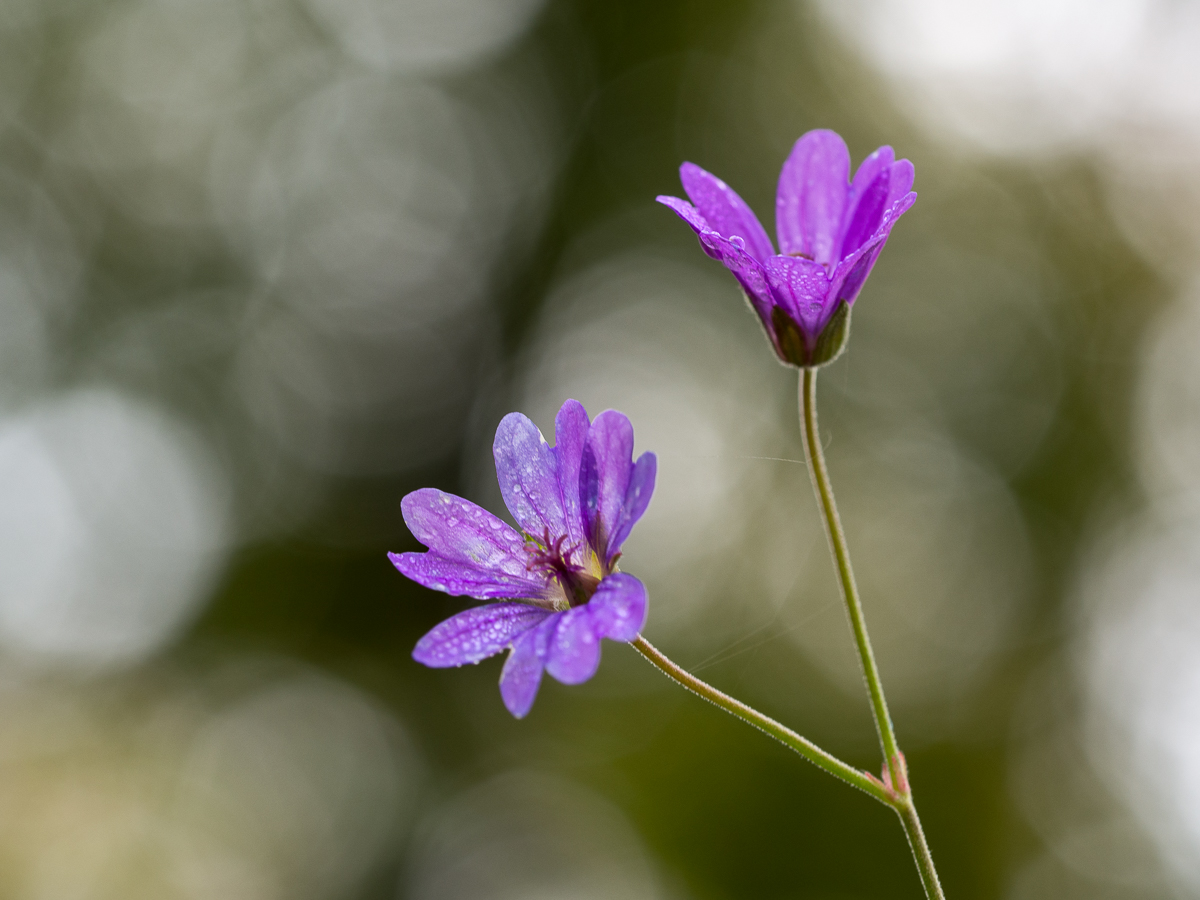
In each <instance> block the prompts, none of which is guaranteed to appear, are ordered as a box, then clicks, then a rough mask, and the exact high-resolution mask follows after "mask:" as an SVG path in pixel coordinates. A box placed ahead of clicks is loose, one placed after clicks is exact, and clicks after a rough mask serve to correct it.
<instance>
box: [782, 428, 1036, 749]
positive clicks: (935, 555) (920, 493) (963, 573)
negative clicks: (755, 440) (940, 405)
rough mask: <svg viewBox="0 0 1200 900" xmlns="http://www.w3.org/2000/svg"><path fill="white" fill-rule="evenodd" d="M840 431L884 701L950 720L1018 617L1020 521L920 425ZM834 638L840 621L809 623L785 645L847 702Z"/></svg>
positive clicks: (840, 464) (856, 677)
mask: <svg viewBox="0 0 1200 900" xmlns="http://www.w3.org/2000/svg"><path fill="white" fill-rule="evenodd" d="M844 428H845V427H844V426H843V430H839V431H838V432H837V433H836V436H835V438H836V439H835V442H834V443H833V444H832V446H831V451H830V454H831V456H832V457H833V459H832V460H831V461H830V466H831V470H832V474H833V477H834V479H835V486H836V490H837V496H838V504H839V506H840V507H841V514H842V522H843V525H844V526H845V529H846V533H847V538H848V540H849V542H850V547H851V550H852V552H853V554H854V561H855V573H856V575H857V580H858V586H859V590H860V592H861V594H862V598H863V604H864V607H865V609H866V612H867V619H868V621H869V622H870V624H871V635H872V640H873V642H874V644H875V649H876V654H877V655H878V657H879V662H880V666H881V667H882V671H883V673H884V675H885V679H886V683H887V688H888V697H889V699H891V700H892V702H893V703H894V704H895V705H897V706H901V705H904V706H909V707H918V706H922V705H928V709H929V715H937V716H943V717H945V716H954V715H955V714H956V705H955V703H954V701H955V700H957V699H960V698H963V697H966V696H969V694H970V692H971V690H972V689H973V688H974V687H975V686H976V685H977V684H978V681H979V679H980V678H982V677H984V676H986V675H988V674H989V673H990V672H991V671H992V667H993V665H994V663H995V660H996V656H997V654H998V653H1000V652H1002V651H1003V650H1005V649H1006V648H1007V647H1008V642H1009V639H1010V638H1011V636H1012V634H1013V633H1014V629H1015V626H1016V625H1017V624H1018V621H1019V616H1020V614H1021V613H1022V612H1023V610H1024V608H1025V605H1026V602H1027V599H1028V592H1029V588H1030V585H1031V572H1030V564H1031V559H1030V553H1029V546H1028V541H1027V537H1026V533H1025V527H1024V522H1023V520H1022V519H1021V516H1020V513H1019V511H1018V509H1017V507H1016V504H1015V503H1014V501H1013V498H1012V496H1011V494H1010V493H1009V491H1008V488H1007V486H1006V485H1005V484H1004V483H1003V482H1002V481H1001V480H1000V479H998V478H997V477H996V476H995V474H994V473H992V472H990V471H989V470H988V469H987V468H986V467H983V466H981V465H979V464H978V463H977V462H974V461H973V460H971V459H970V458H969V457H967V456H965V455H964V454H963V453H962V452H961V450H960V449H959V448H957V447H956V446H955V445H954V444H953V443H951V442H949V441H947V440H946V439H945V437H942V436H939V435H938V434H937V431H936V429H935V428H934V427H932V426H930V425H929V424H928V423H922V424H921V425H920V426H919V427H913V428H912V429H911V430H908V431H905V432H901V433H892V434H890V435H887V434H879V433H876V432H874V431H873V430H872V432H871V433H870V435H868V434H865V433H863V434H859V435H849V434H846V433H845V431H844ZM813 565H819V566H828V565H829V563H828V560H826V559H817V560H814V562H813ZM824 582H825V579H822V584H824ZM830 590H835V588H833V587H832V585H830ZM810 612H811V611H810V610H809V611H806V610H804V609H801V608H795V609H793V610H792V615H793V616H795V617H797V618H798V617H799V616H801V615H806V614H807V613H810ZM845 629H846V623H845V621H844V619H843V617H842V616H836V615H835V616H819V617H814V618H812V619H811V621H805V623H804V627H798V628H795V629H793V630H791V631H789V635H790V636H791V638H792V640H794V641H795V642H796V643H797V644H798V645H799V646H800V647H802V648H803V649H804V651H805V653H806V654H807V655H808V656H809V657H810V658H811V659H813V660H814V661H816V662H817V663H818V664H820V665H821V666H822V668H823V669H824V670H825V671H826V672H827V673H828V674H829V675H830V676H831V677H833V678H834V679H835V681H836V682H837V683H838V684H839V686H841V687H842V688H843V689H844V690H845V691H846V692H847V693H848V694H852V693H856V692H857V691H859V690H861V688H862V673H861V671H860V669H859V664H858V660H857V658H856V657H855V656H854V655H853V654H852V653H850V652H847V651H848V649H849V646H850V645H849V642H848V638H847V636H846V633H845ZM906 717H907V718H908V719H909V720H910V721H911V714H909V713H908V712H907V711H906ZM923 724H924V725H925V726H926V727H927V728H928V729H931V730H936V729H937V728H938V726H939V725H944V723H939V722H932V721H931V722H926V723H923Z"/></svg>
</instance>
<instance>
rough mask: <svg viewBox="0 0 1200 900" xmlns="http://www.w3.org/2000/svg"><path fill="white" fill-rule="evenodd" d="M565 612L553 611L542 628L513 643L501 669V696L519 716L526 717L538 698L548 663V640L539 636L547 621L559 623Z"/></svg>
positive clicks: (533, 630) (510, 710)
mask: <svg viewBox="0 0 1200 900" xmlns="http://www.w3.org/2000/svg"><path fill="white" fill-rule="evenodd" d="M560 615H562V613H551V615H550V616H549V618H547V619H546V620H545V621H544V622H543V623H542V624H541V625H540V626H539V627H537V628H531V629H529V630H528V631H526V632H525V633H524V634H522V635H521V636H520V637H518V638H517V639H516V641H514V642H513V647H512V651H511V652H510V653H509V654H508V659H506V660H505V661H504V669H503V670H502V671H501V672H500V698H501V699H502V700H503V701H504V705H505V706H506V707H507V708H508V711H509V712H510V713H512V714H513V715H514V716H516V717H517V718H518V719H523V718H525V716H526V714H527V713H528V712H529V710H530V709H531V708H532V707H533V701H534V700H535V699H536V698H537V692H538V687H539V686H540V685H541V683H542V669H543V667H544V665H545V651H544V647H545V641H544V640H539V635H540V634H541V632H542V630H543V629H544V628H545V627H546V624H547V623H556V622H557V621H558V617H559V616H560Z"/></svg>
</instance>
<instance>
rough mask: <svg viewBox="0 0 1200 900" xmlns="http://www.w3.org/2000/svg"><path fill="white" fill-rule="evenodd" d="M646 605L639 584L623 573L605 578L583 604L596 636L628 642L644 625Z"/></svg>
mask: <svg viewBox="0 0 1200 900" xmlns="http://www.w3.org/2000/svg"><path fill="white" fill-rule="evenodd" d="M647 605H648V604H647V598H646V587H645V585H643V584H642V583H641V582H640V581H638V580H637V579H636V578H634V577H633V576H632V575H627V574H626V573H624V572H617V573H615V574H613V575H609V576H608V577H607V578H605V579H604V580H603V581H601V582H600V586H599V587H598V588H596V593H595V594H594V595H593V596H592V599H591V601H589V603H588V605H587V609H588V610H590V612H591V615H592V623H593V629H594V631H595V634H596V637H606V638H609V639H610V640H614V641H632V640H633V639H634V638H636V637H637V636H638V633H639V632H640V631H641V630H642V628H643V627H644V626H645V624H646V611H647Z"/></svg>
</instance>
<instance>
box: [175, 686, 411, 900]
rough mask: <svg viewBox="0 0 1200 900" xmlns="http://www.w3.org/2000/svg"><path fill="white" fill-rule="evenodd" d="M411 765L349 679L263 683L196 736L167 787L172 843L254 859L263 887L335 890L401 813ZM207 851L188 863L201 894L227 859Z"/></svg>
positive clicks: (215, 892) (216, 886)
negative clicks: (177, 832) (207, 859)
mask: <svg viewBox="0 0 1200 900" xmlns="http://www.w3.org/2000/svg"><path fill="white" fill-rule="evenodd" d="M414 768H415V760H414V758H413V756H412V750H411V748H410V747H409V745H408V743H407V740H406V739H405V736H404V734H403V733H402V732H401V731H400V730H399V728H398V727H397V726H396V724H395V723H394V722H392V721H390V720H389V718H388V717H387V716H386V715H385V714H384V713H383V712H382V711H381V710H380V709H378V708H377V707H376V706H375V705H374V704H372V703H369V702H368V701H367V700H366V699H365V698H364V697H362V696H361V695H360V694H359V693H358V692H357V691H355V690H353V689H351V688H350V687H348V686H346V685H343V684H339V683H337V682H333V681H330V680H328V679H324V678H319V677H306V678H300V679H295V680H291V681H285V682H283V683H282V684H275V685H268V686H266V687H264V688H262V689H261V690H259V691H258V692H257V693H255V694H252V695H251V696H250V697H248V698H246V699H245V700H243V701H241V702H240V703H238V704H236V705H234V706H232V707H230V708H229V709H227V710H225V711H223V712H222V713H221V714H220V715H219V716H217V717H215V718H214V719H213V720H212V721H211V722H210V723H208V724H207V725H206V726H205V727H204V729H203V730H202V731H201V732H200V733H199V735H197V737H196V739H195V742H194V744H193V746H192V750H191V753H190V754H189V758H188V760H187V762H186V764H185V765H184V768H183V772H182V780H181V784H180V788H179V792H178V793H177V794H176V797H175V815H176V817H177V818H178V820H179V821H180V823H181V824H182V825H183V826H184V828H185V829H186V831H187V833H188V835H189V844H188V845H187V846H185V847H184V848H183V849H184V850H185V852H188V846H199V847H206V846H207V847H220V848H221V849H222V851H223V853H224V854H230V855H232V856H235V857H239V858H240V859H241V860H243V861H244V863H248V864H251V865H253V866H254V867H256V868H257V869H258V872H257V873H256V876H257V877H256V878H255V879H254V882H255V883H258V884H264V883H270V884H271V886H272V890H270V891H269V892H266V893H267V895H268V896H272V897H313V898H316V897H334V896H340V895H343V894H344V892H346V886H347V883H348V882H349V883H353V882H355V881H356V880H358V879H361V877H362V876H363V875H365V874H367V873H369V872H370V871H371V868H372V866H373V865H374V864H375V863H376V861H377V860H378V858H379V857H380V855H381V854H382V853H383V852H384V850H385V849H386V846H387V842H388V841H389V839H390V838H392V837H394V836H395V830H396V825H397V824H398V823H399V822H400V821H403V820H404V819H405V818H406V817H407V815H408V814H409V813H410V811H411V806H412V802H413V800H414V794H415V790H414V789H415V779H416V775H417V773H416V772H415V771H414ZM193 842H194V843H193ZM215 861H216V862H217V863H218V865H217V866H215V867H212V866H203V867H197V868H196V869H195V870H193V871H192V872H190V873H189V874H190V876H191V877H192V878H197V877H200V878H202V879H203V880H202V881H201V883H202V884H204V883H205V882H207V884H206V886H207V887H208V888H209V895H210V896H219V895H220V894H219V891H220V890H221V889H222V887H223V886H222V883H221V882H222V877H223V874H224V870H225V868H226V866H225V865H224V863H223V862H222V860H221V859H220V857H218V858H217V859H216V860H215ZM198 862H204V861H203V860H198Z"/></svg>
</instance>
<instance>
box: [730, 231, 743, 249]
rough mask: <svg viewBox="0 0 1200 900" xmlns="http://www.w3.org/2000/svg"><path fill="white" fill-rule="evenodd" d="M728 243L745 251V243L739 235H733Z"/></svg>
mask: <svg viewBox="0 0 1200 900" xmlns="http://www.w3.org/2000/svg"><path fill="white" fill-rule="evenodd" d="M729 243H731V244H733V246H735V247H737V248H738V249H739V250H745V249H746V241H745V240H744V239H743V238H742V237H741V236H740V235H736V234H735V235H733V237H731V238H730V239H729Z"/></svg>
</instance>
